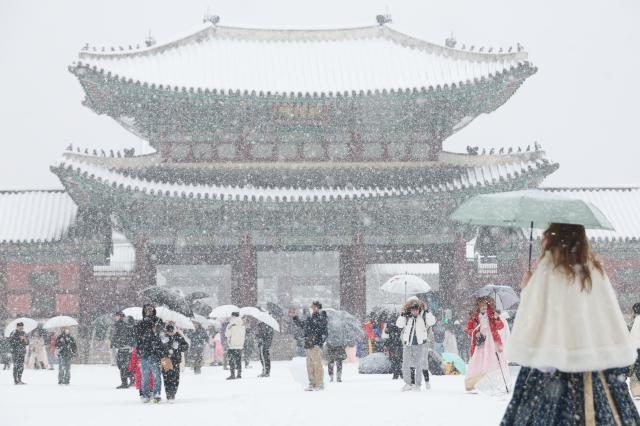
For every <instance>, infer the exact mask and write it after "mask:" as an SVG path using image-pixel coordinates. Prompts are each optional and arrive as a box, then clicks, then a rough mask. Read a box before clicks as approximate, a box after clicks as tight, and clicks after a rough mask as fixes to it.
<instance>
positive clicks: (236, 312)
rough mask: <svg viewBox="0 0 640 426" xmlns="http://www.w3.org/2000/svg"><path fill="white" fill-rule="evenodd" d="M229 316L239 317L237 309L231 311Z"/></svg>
mask: <svg viewBox="0 0 640 426" xmlns="http://www.w3.org/2000/svg"><path fill="white" fill-rule="evenodd" d="M231 316H232V317H239V316H240V312H238V311H235V312H231Z"/></svg>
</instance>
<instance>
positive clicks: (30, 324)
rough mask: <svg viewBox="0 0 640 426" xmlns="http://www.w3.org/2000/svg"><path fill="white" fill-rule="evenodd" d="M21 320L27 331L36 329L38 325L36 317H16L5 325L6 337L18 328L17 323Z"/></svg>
mask: <svg viewBox="0 0 640 426" xmlns="http://www.w3.org/2000/svg"><path fill="white" fill-rule="evenodd" d="M19 322H21V323H23V324H24V332H25V333H31V332H32V331H33V330H35V329H36V328H37V327H38V321H36V320H34V319H31V318H27V317H20V318H16V319H14V320H13V321H11V322H10V323H9V324H7V326H6V327H5V329H4V337H9V336H10V335H11V333H12V332H13V331H14V330H15V329H16V324H17V323H19Z"/></svg>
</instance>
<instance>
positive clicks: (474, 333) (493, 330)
mask: <svg viewBox="0 0 640 426" xmlns="http://www.w3.org/2000/svg"><path fill="white" fill-rule="evenodd" d="M504 329H505V323H504V321H503V320H502V318H500V314H499V313H498V312H497V311H496V308H495V302H494V301H493V299H492V298H490V297H480V298H478V300H477V301H476V308H475V310H474V311H473V312H471V315H470V316H469V322H468V323H467V329H466V332H467V335H469V337H470V338H471V352H470V353H471V359H470V360H469V366H468V367H467V374H466V377H465V381H464V384H465V388H466V390H467V391H472V390H474V389H475V386H476V383H478V382H479V381H480V380H481V379H482V378H483V377H485V376H486V375H487V374H490V373H495V372H497V373H498V374H502V375H503V377H504V379H505V382H506V383H510V380H509V378H508V374H509V367H508V365H507V360H506V358H505V356H504V343H505V342H504V337H505V333H503V332H502V331H503V330H504Z"/></svg>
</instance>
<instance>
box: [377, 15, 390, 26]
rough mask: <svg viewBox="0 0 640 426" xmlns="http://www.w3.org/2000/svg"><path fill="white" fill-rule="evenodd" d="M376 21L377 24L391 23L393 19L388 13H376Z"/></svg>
mask: <svg viewBox="0 0 640 426" xmlns="http://www.w3.org/2000/svg"><path fill="white" fill-rule="evenodd" d="M376 22H377V23H378V25H380V26H382V25H385V24H390V23H392V22H393V20H392V19H391V15H390V14H389V13H385V14H384V15H377V16H376Z"/></svg>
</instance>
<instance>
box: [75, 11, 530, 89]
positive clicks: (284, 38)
mask: <svg viewBox="0 0 640 426" xmlns="http://www.w3.org/2000/svg"><path fill="white" fill-rule="evenodd" d="M92 50H93V49H91V48H89V47H88V46H87V47H86V48H85V49H84V50H83V51H82V52H81V53H80V54H79V64H78V65H83V66H88V67H91V68H93V67H95V68H96V69H99V70H102V71H103V72H104V73H105V74H109V75H115V76H118V77H120V78H124V79H127V80H129V79H131V80H136V81H140V82H143V83H148V84H155V85H164V86H174V87H187V88H198V89H212V90H222V91H236V90H240V91H265V92H271V93H276V94H280V93H341V92H352V91H356V92H357V91H368V90H391V89H408V88H421V87H436V86H439V85H445V84H448V85H451V84H454V83H455V84H459V83H465V82H470V81H474V80H477V79H484V78H491V77H492V76H495V75H497V74H502V73H506V72H509V71H510V70H513V69H516V68H519V67H521V66H523V65H528V62H527V58H528V56H527V53H526V52H523V51H520V49H517V50H518V51H516V52H513V53H512V52H506V53H503V52H500V53H488V52H479V51H470V50H459V49H453V48H449V47H443V46H440V45H436V44H432V43H429V42H426V41H424V40H420V39H416V38H413V37H411V36H408V35H405V34H402V33H400V32H398V31H396V30H394V29H391V28H389V27H387V26H371V27H361V28H352V29H338V30H266V29H247V28H234V27H223V26H214V25H211V24H207V25H206V26H204V27H203V28H202V29H200V30H198V31H196V32H195V33H192V34H190V35H188V36H186V37H182V38H179V39H177V40H174V41H170V42H167V43H164V44H159V45H153V46H150V47H148V48H143V49H140V50H131V51H127V50H124V49H122V51H120V50H115V49H112V51H110V52H109V51H107V52H98V51H92ZM77 69H78V70H81V68H77ZM78 72H82V71H78Z"/></svg>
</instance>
